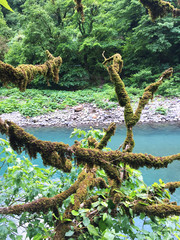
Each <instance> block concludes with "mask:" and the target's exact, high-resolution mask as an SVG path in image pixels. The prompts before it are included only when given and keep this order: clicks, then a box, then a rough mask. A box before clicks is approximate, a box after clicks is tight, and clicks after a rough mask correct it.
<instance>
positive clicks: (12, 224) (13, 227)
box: [9, 221, 17, 231]
mask: <svg viewBox="0 0 180 240" xmlns="http://www.w3.org/2000/svg"><path fill="white" fill-rule="evenodd" d="M9 226H10V227H11V228H12V229H13V230H16V231H17V226H16V224H15V223H14V222H12V221H11V222H9Z"/></svg>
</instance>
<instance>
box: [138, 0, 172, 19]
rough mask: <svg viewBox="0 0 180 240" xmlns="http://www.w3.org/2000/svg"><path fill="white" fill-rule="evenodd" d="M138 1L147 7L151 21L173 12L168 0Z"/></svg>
mask: <svg viewBox="0 0 180 240" xmlns="http://www.w3.org/2000/svg"><path fill="white" fill-rule="evenodd" d="M140 2H141V3H142V4H143V5H144V7H146V8H147V9H148V12H149V15H150V17H151V19H152V21H155V20H156V19H157V18H158V17H164V16H166V15H167V14H168V13H173V11H174V7H173V5H171V4H170V3H169V2H166V1H162V0H140Z"/></svg>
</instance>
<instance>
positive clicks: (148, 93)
mask: <svg viewBox="0 0 180 240" xmlns="http://www.w3.org/2000/svg"><path fill="white" fill-rule="evenodd" d="M172 74H173V68H169V69H167V70H165V71H164V72H163V73H162V74H161V76H160V77H159V80H158V81H157V82H155V83H151V84H150V85H149V86H147V87H146V88H145V90H144V93H143V96H142V97H141V98H140V100H139V104H138V107H137V109H136V111H135V113H134V114H133V116H132V118H131V119H130V120H129V122H128V125H129V126H135V125H136V123H137V122H138V121H139V119H140V117H141V113H142V110H143V109H144V107H145V106H146V104H147V103H148V102H149V100H150V99H151V100H152V99H153V96H154V93H155V92H156V91H157V90H158V87H159V86H160V85H161V84H162V83H163V81H164V80H165V79H167V78H169V77H171V76H172Z"/></svg>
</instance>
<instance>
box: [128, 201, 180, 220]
mask: <svg viewBox="0 0 180 240" xmlns="http://www.w3.org/2000/svg"><path fill="white" fill-rule="evenodd" d="M132 209H133V212H134V213H136V214H138V215H139V214H140V213H145V214H146V215H147V216H150V217H151V216H157V217H160V218H166V217H168V216H170V215H176V216H180V206H176V205H174V204H154V205H147V206H145V205H143V204H140V203H137V204H135V205H134V206H133V207H132Z"/></svg>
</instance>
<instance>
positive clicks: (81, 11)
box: [74, 0, 84, 22]
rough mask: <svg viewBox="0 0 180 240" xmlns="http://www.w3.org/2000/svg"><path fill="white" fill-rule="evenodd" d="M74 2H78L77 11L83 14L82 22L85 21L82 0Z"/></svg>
mask: <svg viewBox="0 0 180 240" xmlns="http://www.w3.org/2000/svg"><path fill="white" fill-rule="evenodd" d="M74 2H75V3H76V9H77V12H78V13H80V14H81V19H82V22H84V12H83V5H82V3H81V0H74Z"/></svg>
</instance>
